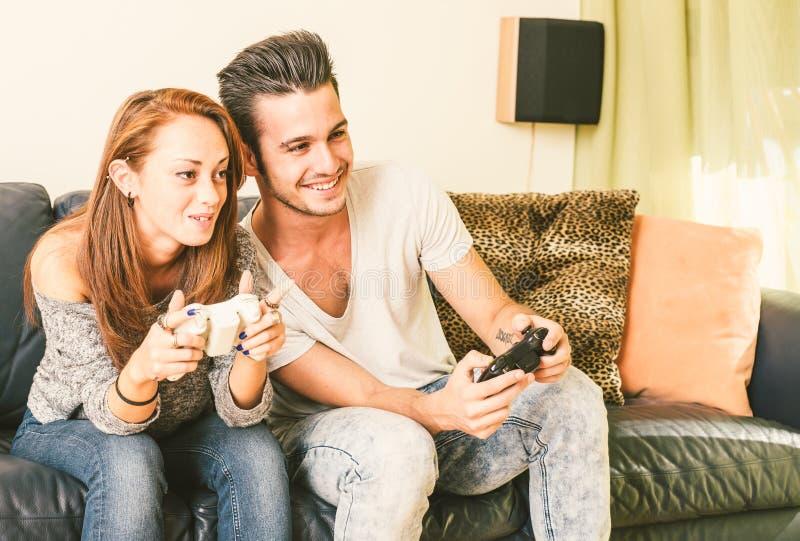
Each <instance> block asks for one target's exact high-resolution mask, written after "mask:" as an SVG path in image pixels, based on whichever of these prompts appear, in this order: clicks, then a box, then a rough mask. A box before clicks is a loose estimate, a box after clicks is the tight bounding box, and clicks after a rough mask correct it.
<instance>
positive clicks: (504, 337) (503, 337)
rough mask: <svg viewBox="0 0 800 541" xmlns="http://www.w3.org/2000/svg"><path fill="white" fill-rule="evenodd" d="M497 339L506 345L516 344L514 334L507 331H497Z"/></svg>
mask: <svg viewBox="0 0 800 541" xmlns="http://www.w3.org/2000/svg"><path fill="white" fill-rule="evenodd" d="M495 338H496V339H497V340H500V341H501V342H503V343H505V344H513V343H514V333H512V332H509V331H506V330H503V329H497V336H495Z"/></svg>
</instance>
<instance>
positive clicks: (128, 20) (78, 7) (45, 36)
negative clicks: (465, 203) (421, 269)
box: [0, 0, 579, 197]
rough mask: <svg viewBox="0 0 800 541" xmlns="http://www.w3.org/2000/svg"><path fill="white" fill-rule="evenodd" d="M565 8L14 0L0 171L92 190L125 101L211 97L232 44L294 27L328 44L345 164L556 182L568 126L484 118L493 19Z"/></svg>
mask: <svg viewBox="0 0 800 541" xmlns="http://www.w3.org/2000/svg"><path fill="white" fill-rule="evenodd" d="M578 12H579V0H562V1H559V2H553V1H548V0H406V1H404V2H388V1H377V0H348V1H337V2H334V1H322V0H320V1H317V2H286V1H281V2H276V1H263V0H262V1H252V2H243V1H230V2H208V1H206V0H196V1H169V0H161V1H152V0H144V1H140V2H135V3H134V2H125V3H122V2H117V1H114V0H105V1H99V0H97V1H95V0H91V1H88V0H87V1H77V2H15V3H14V7H10V8H9V7H7V8H6V9H5V10H4V17H3V18H4V20H3V24H2V26H3V31H2V32H0V98H2V99H1V100H0V119H2V120H1V121H0V122H2V124H1V125H2V130H0V164H2V173H0V181H5V180H16V181H35V182H39V183H41V184H43V185H44V186H45V187H46V188H47V189H48V191H49V192H50V194H51V196H53V197H54V196H56V195H58V194H60V193H63V192H65V191H68V190H73V189H79V188H88V187H90V185H91V182H92V180H93V178H94V175H95V169H96V166H97V161H98V159H99V155H100V152H101V149H102V145H103V140H104V137H105V132H106V129H107V127H108V124H109V123H110V121H111V117H112V116H113V113H114V111H115V110H116V108H117V106H118V105H119V104H120V103H121V102H122V100H123V99H124V98H125V97H126V96H128V95H129V94H131V93H132V92H134V91H136V90H139V89H143V88H157V87H163V86H178V87H187V88H192V89H195V90H199V91H201V92H205V93H207V94H209V95H211V96H213V97H215V98H216V96H217V89H216V81H215V78H214V74H215V73H216V71H217V70H218V69H219V68H220V67H222V66H224V65H225V64H226V63H227V62H228V61H229V60H230V59H231V58H232V57H233V56H234V55H235V53H236V52H238V51H239V50H240V49H241V48H243V47H244V46H246V45H249V44H250V43H253V42H255V41H258V40H259V39H261V38H263V37H265V36H267V35H269V34H272V33H276V32H281V31H285V30H291V29H296V28H300V27H303V28H307V29H310V30H314V31H317V32H319V33H320V34H321V35H322V37H323V38H324V39H325V40H326V41H327V42H328V43H329V45H330V47H331V49H332V52H333V56H334V59H335V61H336V67H337V72H338V75H339V80H340V85H341V90H342V102H343V107H344V110H345V114H346V115H347V116H348V118H349V120H350V126H351V131H352V137H353V140H354V145H355V150H356V158H357V159H359V160H379V159H392V160H401V161H408V162H411V163H413V164H415V165H418V166H421V167H422V168H423V169H425V170H426V171H428V172H429V173H430V174H431V175H432V176H433V178H434V179H435V180H436V181H437V182H438V183H439V184H441V185H442V186H444V187H445V188H448V189H452V190H456V191H491V192H507V191H525V190H529V189H532V190H534V191H546V192H556V191H563V190H567V189H570V187H571V178H572V159H573V158H572V157H573V143H574V132H573V129H572V127H570V126H548V125H536V126H535V128H534V130H535V143H536V144H535V145H532V137H531V134H532V130H531V125H530V124H511V125H508V124H500V123H498V122H496V121H495V120H494V104H495V85H496V71H497V48H498V29H499V18H500V17H501V16H509V15H518V16H528V17H532V16H537V17H560V18H577V17H578ZM531 152H533V153H534V160H533V163H530V160H529V157H530V155H531ZM529 171H532V174H531V175H529ZM244 190H245V191H246V192H247V193H255V187H254V185H253V182H252V181H249V182H248V184H247V186H246V187H245V188H244Z"/></svg>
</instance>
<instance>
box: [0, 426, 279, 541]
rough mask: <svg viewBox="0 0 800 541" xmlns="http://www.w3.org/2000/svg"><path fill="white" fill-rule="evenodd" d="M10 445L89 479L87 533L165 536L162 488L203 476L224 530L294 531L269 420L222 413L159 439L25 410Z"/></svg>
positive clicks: (275, 535)
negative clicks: (239, 421)
mask: <svg viewBox="0 0 800 541" xmlns="http://www.w3.org/2000/svg"><path fill="white" fill-rule="evenodd" d="M11 454H13V455H16V456H19V457H22V458H26V459H28V460H32V461H34V462H38V463H41V464H44V465H46V466H49V467H51V468H54V469H57V470H61V471H63V472H66V473H68V474H70V475H72V476H73V477H75V478H77V479H78V480H79V481H81V482H82V483H84V484H85V485H86V487H87V489H88V490H87V494H86V510H85V514H84V519H83V535H82V539H92V540H94V539H97V540H107V539H115V540H133V539H141V540H146V541H152V540H157V539H163V538H164V520H163V512H162V500H163V495H164V494H165V493H166V492H167V485H168V484H169V486H170V488H175V489H176V490H177V489H192V488H196V487H201V486H205V487H208V488H209V489H211V490H213V491H214V492H216V493H217V497H218V502H217V516H218V522H217V535H218V538H219V539H236V540H239V539H253V540H259V541H261V540H271V539H281V540H284V539H289V538H290V535H291V525H290V520H291V518H290V517H291V511H290V505H289V485H288V478H287V474H286V464H285V459H284V455H283V451H282V450H281V448H280V446H279V445H278V443H277V441H276V440H275V438H274V437H273V435H272V433H271V432H270V430H269V428H268V427H267V426H266V425H264V424H263V423H259V424H257V425H255V426H251V427H246V428H231V427H228V426H227V425H226V424H225V423H224V422H223V421H222V420H221V419H220V418H219V416H218V415H217V414H216V413H209V414H207V415H204V416H203V417H201V418H199V419H197V420H195V421H193V422H191V423H187V424H185V425H183V426H181V427H180V428H179V429H178V431H177V432H175V433H174V434H171V435H170V436H168V437H166V438H164V439H161V440H155V439H153V438H152V437H150V436H149V435H147V434H144V433H140V434H134V435H130V436H115V435H110V434H105V433H103V432H100V431H99V430H98V429H97V428H96V427H95V426H94V425H93V424H92V423H91V421H86V420H66V421H53V422H51V423H47V424H44V425H43V424H41V423H39V422H38V421H37V420H36V418H35V417H33V415H32V414H31V412H30V411H28V412H27V413H26V414H25V418H24V419H23V421H22V424H21V425H20V427H19V429H18V430H17V434H16V436H15V437H14V441H13V443H12V447H11Z"/></svg>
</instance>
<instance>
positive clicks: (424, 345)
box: [242, 164, 472, 424]
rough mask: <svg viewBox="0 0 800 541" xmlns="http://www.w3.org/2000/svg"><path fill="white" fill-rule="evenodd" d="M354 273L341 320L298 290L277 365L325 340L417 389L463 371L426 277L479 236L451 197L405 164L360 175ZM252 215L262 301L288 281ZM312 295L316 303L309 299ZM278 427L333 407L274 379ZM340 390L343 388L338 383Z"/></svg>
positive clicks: (353, 207)
mask: <svg viewBox="0 0 800 541" xmlns="http://www.w3.org/2000/svg"><path fill="white" fill-rule="evenodd" d="M346 208H347V214H348V218H349V221H350V237H351V243H352V246H351V257H352V269H351V276H350V292H349V293H350V297H349V300H348V304H347V309H346V310H345V312H344V314H343V315H342V316H341V317H338V318H337V317H332V316H331V315H329V314H327V313H326V312H325V311H323V310H322V309H321V308H320V307H319V306H317V305H316V304H315V303H314V301H313V300H312V298H311V297H313V292H309V294H308V295H307V294H306V293H305V292H303V290H301V289H300V288H299V287H293V288H291V289H290V290H289V292H288V293H287V294H286V296H284V298H283V300H282V301H281V308H280V310H281V313H282V315H283V321H284V323H285V324H286V342H285V344H284V345H283V347H282V348H281V350H280V351H278V352H277V353H276V354H275V355H273V356H272V357H271V358H270V359H269V360H268V363H269V370H270V371H273V370H276V369H278V368H280V367H282V366H285V365H287V364H289V363H291V362H292V361H294V360H295V359H297V358H298V357H300V356H301V355H303V354H304V353H306V352H307V351H308V350H309V349H310V348H311V346H312V345H314V343H315V342H320V343H321V344H324V345H326V346H327V347H329V348H331V349H332V350H334V351H336V352H338V353H340V354H341V355H343V356H345V357H347V358H349V359H350V360H352V361H354V362H356V363H358V364H359V365H361V366H362V367H364V368H365V369H366V370H368V371H369V372H370V373H372V374H373V375H374V376H375V377H376V378H377V379H379V380H380V381H382V382H384V383H386V384H387V385H391V386H395V387H406V388H418V387H421V386H423V385H425V384H427V383H430V382H431V381H434V380H435V379H437V378H439V377H441V376H443V375H445V374H449V373H450V372H451V371H452V370H453V367H454V366H455V364H456V360H455V359H454V357H453V354H452V352H451V351H450V348H449V347H448V345H447V341H446V340H445V337H444V333H443V332H442V327H441V324H440V323H439V318H438V316H437V314H436V309H435V307H434V304H433V298H432V297H431V293H430V290H429V288H428V284H427V280H426V275H425V270H441V269H444V268H446V267H449V266H450V265H452V264H454V263H456V262H458V261H459V260H460V259H462V258H463V257H464V256H465V255H466V254H467V252H468V251H469V249H470V248H471V247H472V237H471V236H470V234H469V232H468V231H467V229H466V227H465V226H464V223H463V222H462V221H461V218H460V216H459V215H458V211H457V210H456V208H455V206H454V205H453V203H452V201H451V200H450V198H449V197H448V196H447V194H446V193H444V191H442V190H441V189H440V188H438V187H437V186H435V185H434V184H433V183H432V182H431V181H430V180H429V179H428V178H427V177H425V176H424V175H422V174H421V173H420V172H419V171H416V170H414V169H409V168H406V167H401V166H398V165H392V164H389V165H376V166H371V167H366V168H363V169H357V170H354V171H353V172H352V173H351V174H350V180H349V182H348V184H347V187H346ZM251 216H252V211H251V213H250V214H248V215H247V216H246V217H245V218H244V219H243V220H242V225H243V226H244V228H245V229H247V231H248V232H249V233H250V236H251V238H252V240H253V244H254V245H255V246H256V254H257V258H258V263H259V265H261V268H262V269H263V270H264V273H263V274H262V275H261V276H262V279H260V280H259V281H258V283H256V287H255V293H256V294H257V295H259V296H261V297H263V296H264V295H265V294H266V293H267V292H269V291H270V290H271V289H272V288H273V287H275V286H276V285H277V284H279V283H284V282H285V281H286V280H288V279H289V278H294V279H295V281H296V282H298V283H299V282H300V281H301V279H300V277H294V276H287V275H286V274H285V273H284V272H283V270H282V269H281V268H280V267H279V266H278V265H277V264H276V263H275V261H274V260H273V259H272V257H271V256H270V254H269V252H268V251H267V249H266V248H265V247H264V245H263V244H261V242H260V241H259V240H258V238H257V237H256V236H255V234H254V233H253V229H252V226H251ZM309 295H311V297H310V296H309ZM272 383H273V386H274V388H275V394H274V398H273V405H272V409H271V412H270V420H271V421H272V422H273V423H278V424H279V423H280V422H281V418H283V419H284V420H285V418H287V417H288V418H298V417H304V416H306V415H309V414H312V413H316V412H318V411H322V410H324V409H328V406H323V405H321V404H318V403H315V402H313V401H311V400H309V399H307V398H305V397H303V396H301V395H299V394H297V393H294V392H293V391H291V390H290V389H288V388H287V387H285V386H283V385H281V384H280V383H278V382H276V381H274V380H273V382H272ZM333 383H335V382H333Z"/></svg>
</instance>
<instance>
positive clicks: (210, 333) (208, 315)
mask: <svg viewBox="0 0 800 541" xmlns="http://www.w3.org/2000/svg"><path fill="white" fill-rule="evenodd" d="M194 309H195V310H196V314H195V315H194V317H193V318H192V319H190V320H189V321H186V322H185V323H183V324H181V325H179V326H178V327H177V328H176V329H175V332H176V333H178V332H185V333H188V334H193V335H195V336H202V337H204V338H205V339H206V345H205V347H204V348H203V351H205V352H206V355H208V356H209V357H214V356H215V355H224V354H226V353H228V352H229V351H230V350H231V348H232V347H233V346H234V345H235V344H236V343H238V341H239V333H241V332H242V329H244V328H245V327H246V326H247V325H249V324H250V323H255V322H256V321H258V320H259V319H260V318H261V307H260V306H259V305H258V297H256V296H255V295H251V294H249V293H240V294H239V295H236V296H235V297H233V298H231V299H229V300H227V301H224V302H220V303H217V304H211V305H208V306H206V305H202V304H201V305H198V306H196V307H195V308H194ZM182 376H183V374H178V375H177V376H170V377H168V378H167V379H168V380H170V381H177V380H179V379H180V378H181V377H182Z"/></svg>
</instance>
